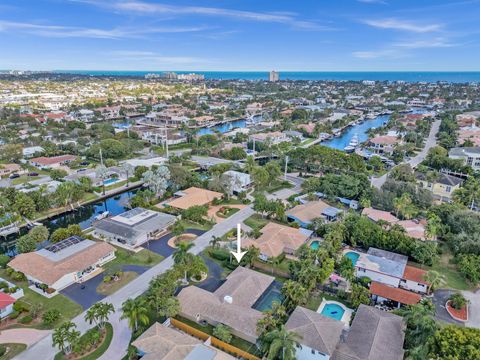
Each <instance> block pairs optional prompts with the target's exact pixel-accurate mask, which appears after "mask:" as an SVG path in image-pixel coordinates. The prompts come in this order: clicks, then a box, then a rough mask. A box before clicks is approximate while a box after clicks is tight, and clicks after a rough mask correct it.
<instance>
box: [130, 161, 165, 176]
mask: <svg viewBox="0 0 480 360" xmlns="http://www.w3.org/2000/svg"><path fill="white" fill-rule="evenodd" d="M124 162H125V163H127V164H129V165H131V166H132V167H133V168H136V167H137V166H145V167H147V168H149V169H150V168H151V167H152V166H161V165H164V164H165V163H166V162H167V159H166V158H164V157H161V156H155V157H150V158H132V159H128V160H125V161H124ZM132 175H133V174H129V176H132Z"/></svg>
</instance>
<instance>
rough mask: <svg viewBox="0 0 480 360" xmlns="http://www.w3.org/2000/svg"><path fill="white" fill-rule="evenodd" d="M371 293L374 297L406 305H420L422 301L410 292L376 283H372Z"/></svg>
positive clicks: (418, 296)
mask: <svg viewBox="0 0 480 360" xmlns="http://www.w3.org/2000/svg"><path fill="white" fill-rule="evenodd" d="M370 293H371V294H373V295H378V296H381V297H383V298H385V299H389V300H393V301H397V302H399V303H401V304H405V305H415V304H418V303H419V302H420V300H421V299H422V297H421V296H420V295H418V294H415V293H413V292H410V291H408V290H403V289H399V288H394V287H391V286H388V285H383V284H381V283H378V282H375V281H372V284H371V285H370Z"/></svg>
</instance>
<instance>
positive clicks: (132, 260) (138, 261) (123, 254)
mask: <svg viewBox="0 0 480 360" xmlns="http://www.w3.org/2000/svg"><path fill="white" fill-rule="evenodd" d="M115 249H116V251H115V256H116V258H115V259H113V260H112V261H109V262H108V263H106V264H105V265H104V268H105V269H110V268H116V267H120V266H122V265H140V266H154V265H156V264H158V263H159V262H160V261H162V260H163V256H162V255H159V254H157V253H154V252H153V251H150V250H148V249H143V250H140V251H139V252H137V253H135V252H132V251H128V250H125V249H122V248H119V247H115Z"/></svg>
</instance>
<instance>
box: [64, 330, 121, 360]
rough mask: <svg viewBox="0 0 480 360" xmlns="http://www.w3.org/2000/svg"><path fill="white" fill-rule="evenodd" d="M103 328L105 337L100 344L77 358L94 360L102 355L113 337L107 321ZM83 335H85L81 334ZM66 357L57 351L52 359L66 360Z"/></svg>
mask: <svg viewBox="0 0 480 360" xmlns="http://www.w3.org/2000/svg"><path fill="white" fill-rule="evenodd" d="M105 329H106V330H107V335H106V337H105V340H104V341H103V342H102V343H101V344H100V346H99V347H98V348H97V349H95V351H93V352H92V353H90V354H88V355H86V356H84V357H81V358H79V359H78V360H96V359H98V358H99V357H100V356H102V355H103V354H104V353H105V351H107V349H108V347H109V346H110V343H111V342H112V338H113V327H112V325H111V324H110V323H107V324H106V326H105ZM83 336H85V335H83ZM66 359H67V358H66V357H65V356H64V355H63V353H62V352H59V353H58V354H57V355H55V358H54V360H66Z"/></svg>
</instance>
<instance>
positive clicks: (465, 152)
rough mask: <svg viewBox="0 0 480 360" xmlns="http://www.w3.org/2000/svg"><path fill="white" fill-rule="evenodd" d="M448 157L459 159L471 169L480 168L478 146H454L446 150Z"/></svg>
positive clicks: (479, 149) (479, 150) (476, 169)
mask: <svg viewBox="0 0 480 360" xmlns="http://www.w3.org/2000/svg"><path fill="white" fill-rule="evenodd" d="M448 157H449V158H450V159H460V160H463V163H464V164H465V165H467V166H469V167H471V168H472V169H473V170H475V171H478V170H480V147H478V146H477V147H456V148H452V149H450V151H449V152H448Z"/></svg>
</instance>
